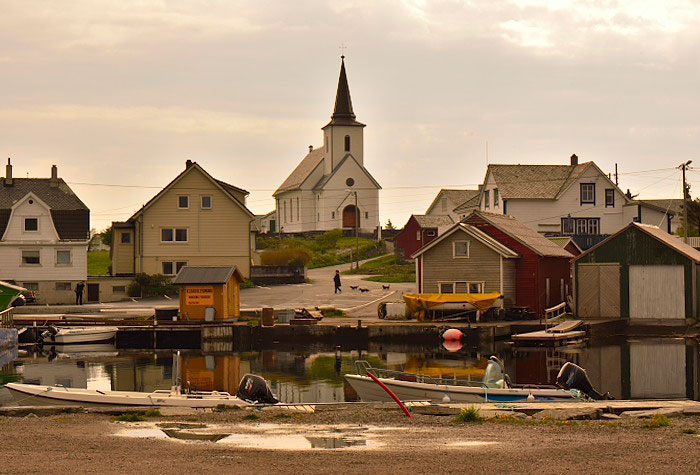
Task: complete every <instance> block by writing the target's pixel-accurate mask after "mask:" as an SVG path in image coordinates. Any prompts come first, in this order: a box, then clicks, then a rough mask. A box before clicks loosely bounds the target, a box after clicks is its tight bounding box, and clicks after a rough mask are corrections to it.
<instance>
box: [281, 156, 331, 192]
mask: <svg viewBox="0 0 700 475" xmlns="http://www.w3.org/2000/svg"><path fill="white" fill-rule="evenodd" d="M321 163H323V148H316V149H314V150H312V151H310V152H309V153H307V154H306V156H305V157H304V159H303V160H302V161H301V163H299V165H297V167H296V168H295V169H294V171H292V173H291V174H290V175H289V176H288V177H287V179H286V180H284V182H283V183H282V184H281V185H280V187H279V188H277V191H275V192H274V194H273V195H272V196H276V195H278V194H279V193H282V192H284V191H292V190H296V189H298V188H299V187H300V186H301V185H302V184H303V183H304V182H305V181H306V179H307V178H309V175H311V173H313V171H314V170H315V169H316V167H317V166H319V165H320V164H321Z"/></svg>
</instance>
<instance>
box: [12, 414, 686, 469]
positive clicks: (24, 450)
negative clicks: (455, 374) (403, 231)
mask: <svg viewBox="0 0 700 475" xmlns="http://www.w3.org/2000/svg"><path fill="white" fill-rule="evenodd" d="M255 414H256V416H255V417H251V411H244V410H238V411H226V412H221V413H208V414H198V415H194V416H187V417H178V418H172V417H171V418H165V417H159V418H152V419H149V420H148V421H146V422H131V423H127V422H115V421H113V420H112V418H111V417H110V416H106V415H96V414H77V415H75V414H74V415H58V416H49V417H32V416H28V417H0V424H1V427H2V440H3V443H2V445H1V448H0V454H1V455H2V460H3V463H2V465H0V472H2V473H20V472H21V473H47V472H48V473H72V474H75V473H190V474H191V473H234V472H239V473H240V472H245V473H296V474H302V473H303V474H307V473H324V474H335V473H338V474H347V473H389V474H393V473H396V474H399V473H404V474H405V473H430V474H435V473H465V472H466V473H565V472H569V471H572V472H579V473H591V472H599V473H600V472H608V473H633V472H634V473H652V472H654V473H698V472H699V471H700V436H698V435H697V434H700V418H698V417H689V416H681V417H676V418H673V419H672V425H671V426H670V427H662V428H657V429H649V428H645V427H644V426H643V424H644V423H645V422H646V421H643V420H639V419H628V418H624V419H620V420H615V421H556V420H550V419H544V420H543V419H538V418H535V419H526V420H517V421H515V420H509V421H508V422H493V421H487V422H483V423H470V424H464V423H456V422H454V421H453V419H452V417H437V416H427V415H420V414H417V415H415V416H414V419H413V420H408V419H406V418H404V417H403V416H402V415H401V414H400V413H399V412H398V410H397V409H393V408H392V409H386V408H382V409H378V408H368V407H363V406H355V407H352V408H343V409H340V410H324V411H320V412H317V413H315V414H292V415H289V414H288V413H279V412H269V413H268V412H260V411H256V412H255ZM246 416H247V417H246ZM250 419H254V420H250ZM178 421H179V422H180V423H182V422H189V423H192V422H198V423H203V424H206V425H207V426H208V429H202V430H203V431H206V430H210V431H211V430H214V431H216V430H219V431H221V430H223V431H225V432H228V433H230V432H231V431H236V432H239V433H242V434H243V435H242V436H241V437H242V438H245V434H246V433H251V434H259V433H260V431H261V430H262V429H264V428H270V427H272V428H276V430H279V429H282V431H283V432H284V431H285V430H286V432H288V433H289V432H291V433H294V432H299V433H306V432H308V431H311V432H313V431H319V430H323V431H325V432H326V433H331V434H333V433H337V434H346V435H347V434H348V433H355V434H363V433H364V434H366V435H367V437H369V438H370V439H371V441H372V442H373V444H371V445H370V446H367V447H362V446H360V447H352V448H346V449H315V450H258V449H250V448H241V447H237V446H235V445H231V444H225V443H222V441H220V442H216V443H214V442H182V441H176V440H172V439H166V438H138V437H123V436H118V435H115V434H118V433H123V432H125V431H127V432H130V431H133V430H134V429H138V428H144V427H146V428H151V429H153V428H157V427H158V424H163V423H167V424H171V426H170V427H172V423H173V422H178ZM175 427H177V424H176V425H175ZM185 427H187V426H185ZM684 431H685V432H689V431H695V433H693V434H688V433H684ZM158 432H160V431H158ZM270 440H272V439H270Z"/></svg>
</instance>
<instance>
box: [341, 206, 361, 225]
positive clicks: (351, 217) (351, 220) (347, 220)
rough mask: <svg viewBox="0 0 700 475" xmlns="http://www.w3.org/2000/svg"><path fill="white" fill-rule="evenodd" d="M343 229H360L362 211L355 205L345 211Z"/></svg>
mask: <svg viewBox="0 0 700 475" xmlns="http://www.w3.org/2000/svg"><path fill="white" fill-rule="evenodd" d="M343 227H344V228H353V229H354V228H355V227H358V228H359V227H360V210H359V209H357V208H356V207H355V205H347V206H346V207H345V208H344V209H343Z"/></svg>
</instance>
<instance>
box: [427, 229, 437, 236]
mask: <svg viewBox="0 0 700 475" xmlns="http://www.w3.org/2000/svg"><path fill="white" fill-rule="evenodd" d="M435 234H436V232H435V231H434V230H432V229H431V230H430V231H426V233H425V235H426V236H428V237H435Z"/></svg>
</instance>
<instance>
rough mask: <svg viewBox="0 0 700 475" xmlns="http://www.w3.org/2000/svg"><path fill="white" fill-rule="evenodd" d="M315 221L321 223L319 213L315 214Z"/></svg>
mask: <svg viewBox="0 0 700 475" xmlns="http://www.w3.org/2000/svg"><path fill="white" fill-rule="evenodd" d="M316 221H321V213H316Z"/></svg>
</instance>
